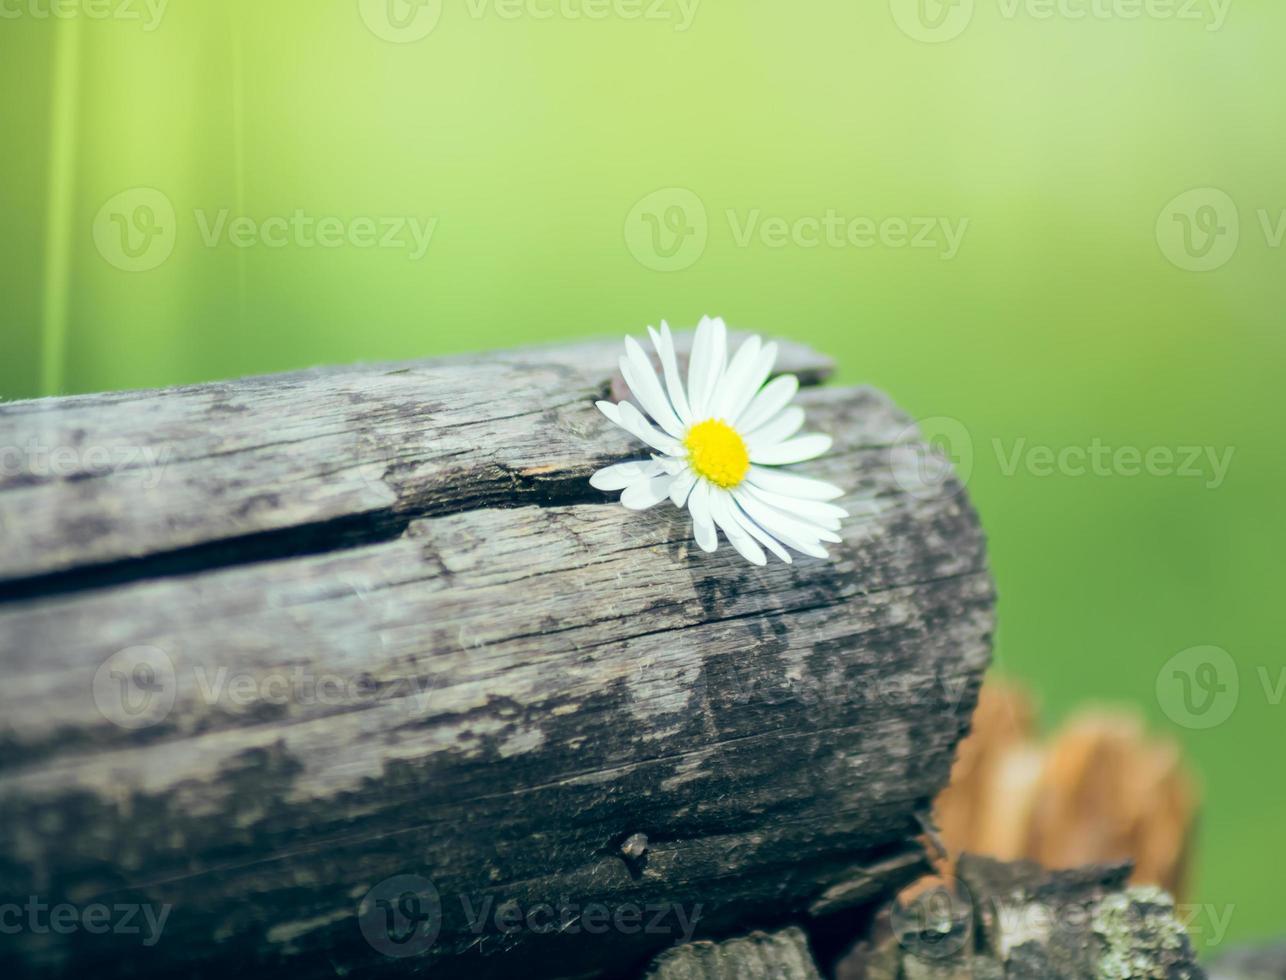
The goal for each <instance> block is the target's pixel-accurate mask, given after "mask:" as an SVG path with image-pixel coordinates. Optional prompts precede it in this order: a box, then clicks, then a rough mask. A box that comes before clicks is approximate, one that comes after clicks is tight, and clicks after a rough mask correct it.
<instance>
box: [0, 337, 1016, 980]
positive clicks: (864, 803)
mask: <svg viewBox="0 0 1286 980" xmlns="http://www.w3.org/2000/svg"><path fill="white" fill-rule="evenodd" d="M617 350H618V347H617V345H616V344H615V343H604V344H590V345H583V346H579V347H570V348H562V349H559V348H551V349H544V350H532V351H526V352H517V353H507V354H501V355H495V356H488V357H471V358H460V359H445V360H436V361H428V362H422V363H416V364H408V365H401V366H386V367H381V368H358V369H345V370H327V371H314V372H307V373H302V374H293V375H285V376H281V377H276V378H259V379H252V380H249V381H241V382H234V383H227V384H214V385H200V386H195V387H190V388H182V389H175V390H171V391H160V392H143V393H126V394H114V395H102V396H92V397H83V398H69V399H55V400H47V401H38V402H28V403H17V404H10V405H5V406H3V407H0V452H3V453H4V454H5V458H6V459H7V460H9V462H8V463H6V465H5V466H4V467H3V470H4V476H3V482H0V528H2V529H3V536H4V548H3V549H0V664H2V665H3V669H4V677H5V683H4V684H3V685H0V906H4V902H5V901H6V899H5V898H3V896H14V898H13V899H8V901H9V902H10V905H12V904H13V903H14V902H15V901H16V902H18V903H19V904H20V905H22V907H23V908H24V909H27V911H24V912H22V913H21V914H20V915H15V916H12V917H11V918H12V919H13V920H14V921H16V920H17V919H19V918H20V919H21V921H22V923H23V927H22V928H20V929H18V930H17V931H16V932H14V933H6V934H5V935H3V936H0V960H7V961H8V964H9V965H10V966H11V967H12V966H15V965H16V966H17V967H19V969H20V970H23V971H41V972H44V973H52V974H63V975H72V974H79V973H82V972H86V971H89V972H90V973H92V975H95V976H98V977H104V976H111V975H114V974H120V975H131V976H144V975H153V976H160V975H168V974H185V975H190V976H201V975H215V974H218V975H221V976H222V975H226V974H227V972H228V971H229V970H240V971H242V972H258V971H264V972H266V971H268V970H274V971H275V970H280V969H288V970H289V972H290V975H291V976H293V977H299V978H307V977H312V976H327V977H330V976H334V975H335V974H336V973H348V972H352V971H364V973H363V975H370V976H379V975H385V974H389V975H394V974H402V973H408V972H411V973H414V972H423V971H425V970H427V971H428V972H429V973H430V975H432V976H434V977H453V976H470V977H475V978H481V977H486V976H510V975H514V971H515V969H519V970H520V971H521V973H522V974H523V975H524V976H527V977H533V978H539V977H545V976H556V975H557V976H570V975H577V974H583V975H592V974H594V973H596V972H599V971H601V970H602V968H603V967H604V964H605V963H609V964H611V965H612V966H613V967H614V968H615V967H619V965H620V964H621V963H623V962H635V963H637V964H639V966H640V967H641V966H642V965H643V964H645V963H646V961H647V959H648V958H649V956H650V955H652V954H653V953H654V952H655V951H657V950H658V949H661V948H664V947H666V946H668V945H671V944H673V943H675V942H677V941H681V940H686V939H689V938H691V937H692V936H693V935H694V934H697V935H719V934H721V933H724V934H726V933H727V932H728V931H730V930H733V929H734V928H736V927H738V926H741V925H742V924H743V923H745V922H751V921H784V920H785V919H786V918H787V917H789V916H791V915H793V914H795V913H796V912H803V911H806V910H807V908H808V907H809V906H810V905H812V904H814V903H816V902H819V901H820V902H822V903H823V904H824V905H826V906H827V907H830V906H833V905H835V904H837V903H838V904H843V902H844V901H846V900H852V901H857V900H859V899H862V898H865V897H867V896H869V895H870V894H871V892H872V891H878V888H879V887H880V885H881V884H883V885H888V884H896V883H898V882H899V880H900V879H901V878H903V877H904V876H905V875H906V874H907V873H908V871H909V870H911V869H912V868H913V866H914V865H915V863H916V862H917V860H918V856H917V854H916V852H915V849H914V847H913V846H912V845H910V844H909V843H908V842H909V841H910V840H911V838H912V837H913V835H914V833H915V831H916V824H915V820H914V817H915V814H916V813H917V812H920V811H923V810H924V809H926V808H927V806H928V805H929V802H930V801H931V800H932V798H933V797H934V795H935V794H936V793H937V792H938V790H939V789H941V787H942V785H943V784H944V783H945V781H946V779H947V774H948V770H949V767H950V763H951V758H952V753H953V750H954V747H955V745H956V742H957V741H958V739H959V738H960V736H961V734H962V732H963V731H964V730H965V728H966V727H967V724H968V718H969V714H970V712H971V710H972V707H973V705H974V702H975V699H976V695H977V688H978V686H979V684H980V682H981V677H982V672H983V670H984V668H985V666H986V663H987V661H988V657H989V646H990V633H991V629H992V606H993V593H992V586H991V581H990V578H989V575H988V573H987V570H986V564H985V557H984V544H983V538H982V534H981V531H980V529H979V526H978V522H977V519H976V517H975V515H974V514H973V512H972V510H971V509H970V507H969V505H968V503H967V501H966V499H965V496H964V494H963V493H962V492H961V490H960V487H959V485H958V484H956V483H955V481H954V480H946V481H944V482H942V483H941V484H938V485H936V486H934V485H926V486H917V485H916V483H915V481H916V480H917V479H918V478H919V476H920V475H921V467H920V465H919V464H920V463H922V462H923V459H924V458H925V454H929V453H931V452H932V450H929V449H927V448H926V447H924V446H923V445H922V444H919V443H918V442H917V441H916V440H914V439H908V438H907V437H906V434H905V433H906V427H907V426H908V424H909V420H908V419H907V418H906V417H905V416H903V415H902V414H901V413H900V412H898V411H897V410H896V409H894V408H893V407H892V406H891V405H890V404H889V402H888V401H887V400H886V399H885V398H883V397H882V396H881V395H879V394H878V393H876V392H874V391H871V390H869V389H844V388H815V389H812V390H810V391H809V392H807V394H806V395H805V396H803V398H802V401H803V404H805V405H806V407H807V408H808V409H809V412H810V420H811V423H812V425H813V426H814V427H815V428H817V429H820V430H822V431H827V432H830V433H832V434H833V435H834V436H835V437H836V449H835V451H834V452H833V454H832V455H831V456H830V457H829V458H828V459H826V460H824V461H821V462H819V464H818V465H816V466H810V468H809V471H810V472H811V473H816V474H817V475H818V476H822V477H825V478H829V479H832V480H834V481H836V482H838V483H840V484H841V485H844V486H846V487H849V488H851V490H852V494H851V497H850V499H849V500H848V505H849V506H850V509H852V510H854V511H855V512H857V511H860V516H859V517H857V518H855V519H853V520H850V521H848V522H847V523H846V526H845V529H844V531H843V538H844V540H843V543H842V544H841V545H837V546H835V549H834V555H833V559H832V560H831V561H830V562H823V561H817V560H812V559H804V560H800V561H798V562H796V563H795V564H794V565H791V566H786V565H781V564H775V565H772V566H769V567H767V568H755V567H753V566H749V565H747V564H745V563H744V562H743V561H742V560H741V559H740V558H739V557H738V556H737V555H736V554H735V553H733V552H732V550H731V549H729V548H727V547H725V548H723V549H721V550H720V552H719V553H718V554H716V555H707V554H704V553H702V552H700V551H699V550H697V549H696V548H695V547H694V546H693V545H691V544H690V540H689V538H690V528H689V525H688V522H687V521H686V520H685V519H684V516H683V515H681V514H680V513H679V512H677V511H675V510H674V509H673V508H666V509H661V508H657V509H656V510H655V511H654V512H648V513H646V514H643V515H639V514H635V513H630V512H627V511H625V510H624V509H623V508H621V507H620V506H619V505H617V504H616V503H614V502H611V501H608V500H606V499H605V498H604V496H603V495H602V494H599V493H597V492H596V491H594V490H592V489H590V488H589V487H588V486H587V483H586V480H587V477H588V476H589V475H590V473H591V472H592V471H593V470H594V469H596V468H597V467H599V466H602V465H604V464H606V463H609V462H612V461H616V460H621V459H626V458H634V457H637V455H639V451H638V447H637V446H636V445H631V442H630V440H629V438H628V437H627V436H625V435H624V434H623V433H621V432H620V431H619V430H617V429H615V428H614V427H612V426H610V425H609V424H607V423H606V421H605V420H603V419H602V418H601V417H600V416H599V414H598V412H597V411H596V410H595V409H594V407H593V401H594V400H595V399H596V398H598V397H601V396H602V395H603V394H604V392H606V391H607V390H608V389H609V387H610V386H611V384H612V382H613V374H614V364H615V359H616V354H617ZM784 360H785V362H786V363H785V364H784V367H785V368H786V369H789V370H795V371H797V372H799V373H800V374H801V375H802V377H803V378H804V380H806V381H809V382H815V381H817V380H819V379H820V378H821V377H823V376H824V375H825V374H826V372H827V370H828V365H827V364H826V362H825V361H824V360H823V359H821V358H819V357H817V356H816V355H814V354H811V353H809V352H807V351H804V350H801V349H799V348H790V347H788V348H787V349H786V357H785V359H784ZM14 459H18V460H19V461H20V462H22V464H23V465H22V466H19V467H18V468H16V469H15V467H14V466H13V465H12V461H13V460H14ZM855 881H856V882H860V883H863V886H862V887H861V888H857V889H853V888H852V883H853V882H855ZM846 896H848V898H847V899H846ZM42 904H43V905H44V906H46V913H44V914H45V915H46V917H48V915H51V914H52V913H51V912H49V911H48V908H49V907H52V906H67V907H68V908H70V910H71V911H70V912H67V913H66V916H65V917H68V918H67V922H69V923H72V925H71V927H70V928H69V929H63V930H62V931H60V930H59V929H57V928H53V927H52V926H51V925H50V924H49V923H48V922H45V925H44V927H43V928H42V927H41V926H40V925H39V924H38V923H37V922H36V920H37V919H38V918H39V916H40V915H41V914H42V913H40V911H39V908H38V906H40V905H42ZM29 905H34V906H36V907H37V908H35V910H34V911H33V910H31V909H28V906H29ZM101 906H106V907H107V908H109V909H116V908H117V907H118V906H129V907H133V908H134V914H133V916H132V922H133V925H134V927H135V928H137V927H138V926H139V924H140V923H143V922H146V921H152V922H154V923H161V927H160V928H153V929H152V933H153V935H151V938H152V939H153V942H151V943H150V944H148V943H146V940H147V938H148V935H146V934H144V935H143V936H142V937H140V935H139V933H137V932H131V931H129V930H128V929H125V928H124V927H122V926H121V923H120V921H119V919H120V917H121V916H123V915H125V914H126V913H124V912H112V913H111V917H110V918H109V919H108V922H109V925H110V926H111V928H110V929H107V930H106V931H105V932H104V931H102V930H98V931H96V930H95V928H91V925H90V922H89V919H90V915H89V912H88V910H89V909H91V908H95V909H96V908H98V907H101ZM3 912H4V908H3V907H0V924H3V922H4V921H5V920H3V917H2V913H3ZM94 915H95V917H96V919H97V917H98V916H99V915H100V913H99V912H97V911H96V912H95V913H94ZM73 918H74V922H73ZM99 924H101V923H99ZM144 932H145V933H146V928H145V929H144ZM515 964H518V966H515Z"/></svg>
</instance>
